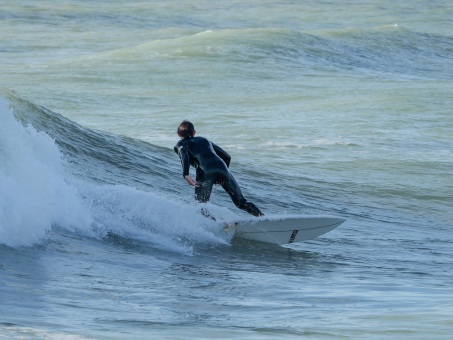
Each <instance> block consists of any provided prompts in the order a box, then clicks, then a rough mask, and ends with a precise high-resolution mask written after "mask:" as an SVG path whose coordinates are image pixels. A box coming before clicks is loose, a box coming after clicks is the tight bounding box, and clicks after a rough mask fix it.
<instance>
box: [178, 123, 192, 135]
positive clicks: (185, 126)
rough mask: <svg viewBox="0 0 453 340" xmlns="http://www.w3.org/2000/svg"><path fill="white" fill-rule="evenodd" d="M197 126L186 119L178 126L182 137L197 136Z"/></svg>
mask: <svg viewBox="0 0 453 340" xmlns="http://www.w3.org/2000/svg"><path fill="white" fill-rule="evenodd" d="M195 133H196V131H195V127H194V126H193V124H192V123H191V122H189V121H188V120H184V121H183V122H182V123H181V124H179V127H178V136H179V137H181V138H186V137H193V136H195Z"/></svg>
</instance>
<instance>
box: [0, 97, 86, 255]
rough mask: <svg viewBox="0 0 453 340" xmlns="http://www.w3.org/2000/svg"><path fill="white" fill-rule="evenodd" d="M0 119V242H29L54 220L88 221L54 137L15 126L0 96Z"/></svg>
mask: <svg viewBox="0 0 453 340" xmlns="http://www.w3.org/2000/svg"><path fill="white" fill-rule="evenodd" d="M0 122H1V125H0V243H1V244H5V245H8V246H22V245H32V244H35V243H37V242H40V241H41V240H42V239H43V238H45V236H46V234H47V232H48V231H50V230H51V228H52V225H54V224H58V225H60V226H63V227H72V226H75V225H87V224H90V218H89V215H88V214H87V213H86V211H85V209H84V206H83V204H82V201H81V200H80V198H79V197H78V195H77V192H76V190H75V189H74V188H73V187H71V186H70V185H68V183H66V181H65V172H64V169H63V161H62V159H61V154H60V151H59V149H58V147H57V146H56V145H55V142H54V140H53V139H52V138H51V137H49V136H48V135H47V134H45V133H43V132H37V131H36V130H35V129H34V128H33V127H31V126H28V127H24V126H23V125H22V124H20V123H19V122H18V121H17V120H16V119H15V118H14V116H13V114H12V110H11V109H10V108H9V105H8V103H7V102H6V101H5V100H3V99H0Z"/></svg>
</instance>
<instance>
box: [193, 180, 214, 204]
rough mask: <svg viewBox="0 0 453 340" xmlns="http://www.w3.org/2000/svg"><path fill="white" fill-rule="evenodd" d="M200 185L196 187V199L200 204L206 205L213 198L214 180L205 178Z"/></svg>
mask: <svg viewBox="0 0 453 340" xmlns="http://www.w3.org/2000/svg"><path fill="white" fill-rule="evenodd" d="M198 184H199V186H198V187H195V198H196V200H197V201H198V202H200V203H206V202H208V201H209V199H210V198H211V191H212V185H213V184H214V180H213V178H204V179H203V181H200V182H198Z"/></svg>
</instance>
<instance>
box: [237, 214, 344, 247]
mask: <svg viewBox="0 0 453 340" xmlns="http://www.w3.org/2000/svg"><path fill="white" fill-rule="evenodd" d="M344 221H345V219H343V218H339V217H331V216H280V217H260V218H254V219H251V218H250V219H244V220H240V221H237V222H235V223H233V224H229V227H230V228H232V229H233V228H234V237H235V238H241V239H246V240H253V241H259V242H264V243H272V244H279V245H282V244H288V243H294V242H301V241H306V240H311V239H314V238H316V237H318V236H320V235H323V234H325V233H327V232H329V231H331V230H333V229H335V228H336V227H338V226H339V225H340V224H342V223H343V222H344Z"/></svg>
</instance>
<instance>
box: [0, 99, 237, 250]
mask: <svg viewBox="0 0 453 340" xmlns="http://www.w3.org/2000/svg"><path fill="white" fill-rule="evenodd" d="M0 114H1V121H2V125H1V131H0V132H1V134H0V135H1V139H0V143H1V144H0V157H1V159H2V162H1V167H0V188H1V190H0V211H2V214H1V223H0V227H1V231H2V232H1V233H0V243H2V244H5V245H8V246H22V245H32V244H36V243H41V242H43V241H45V240H46V238H48V236H49V234H50V233H51V231H52V230H54V229H57V230H58V229H65V230H69V231H71V232H75V233H78V234H81V235H85V236H88V237H95V238H103V237H106V236H108V235H116V236H122V237H126V238H132V239H139V240H142V241H146V242H148V243H150V244H153V245H155V246H156V247H160V248H164V249H166V250H172V251H178V252H188V253H190V252H191V251H192V245H193V243H197V242H208V243H210V242H214V243H227V242H228V240H229V238H231V235H226V234H224V233H223V234H222V232H221V227H220V225H219V224H218V223H213V222H211V221H210V220H208V219H206V218H204V217H202V216H201V215H200V214H199V213H198V211H199V208H198V207H196V206H195V205H194V204H190V203H188V202H187V201H186V202H184V201H182V200H180V199H177V197H176V196H175V195H173V194H172V192H173V191H174V190H175V189H173V190H172V188H174V187H173V186H172V184H176V183H177V181H176V178H178V179H180V174H179V172H178V175H176V168H177V167H176V166H175V165H170V166H168V165H169V164H170V162H169V158H170V153H169V150H168V149H162V148H159V147H155V146H152V145H149V144H147V143H144V142H140V141H136V140H132V139H129V138H123V137H118V136H113V135H108V134H105V133H98V132H94V131H92V130H89V129H84V128H82V127H81V126H79V125H77V124H75V123H74V122H71V121H69V120H67V119H65V118H63V117H62V116H60V115H58V114H56V113H53V112H51V111H49V110H47V109H45V108H42V107H39V106H36V105H33V104H32V103H30V102H28V101H26V100H23V99H20V98H18V97H16V96H14V95H11V96H10V97H9V102H8V101H6V100H4V99H2V100H1V102H0ZM171 156H173V157H172V159H173V160H174V155H171ZM176 186H177V185H176ZM210 209H211V210H213V211H215V212H216V215H217V216H219V218H220V220H222V216H224V217H228V216H229V217H230V218H231V217H232V216H234V215H233V214H231V213H229V212H228V211H227V210H226V209H222V208H219V207H215V206H212V207H211V208H210ZM188 221H189V223H188Z"/></svg>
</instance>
